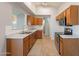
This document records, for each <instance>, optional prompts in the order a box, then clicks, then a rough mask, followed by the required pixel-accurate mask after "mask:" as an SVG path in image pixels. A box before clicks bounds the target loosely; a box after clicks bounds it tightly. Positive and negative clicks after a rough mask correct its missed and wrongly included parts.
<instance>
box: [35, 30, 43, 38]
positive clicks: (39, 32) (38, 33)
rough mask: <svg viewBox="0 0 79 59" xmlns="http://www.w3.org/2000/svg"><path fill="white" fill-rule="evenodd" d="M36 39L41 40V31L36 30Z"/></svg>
mask: <svg viewBox="0 0 79 59" xmlns="http://www.w3.org/2000/svg"><path fill="white" fill-rule="evenodd" d="M36 37H37V39H42V30H38V31H37V34H36Z"/></svg>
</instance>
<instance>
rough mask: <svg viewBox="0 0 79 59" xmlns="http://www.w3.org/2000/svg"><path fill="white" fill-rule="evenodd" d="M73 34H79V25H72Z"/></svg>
mask: <svg viewBox="0 0 79 59" xmlns="http://www.w3.org/2000/svg"><path fill="white" fill-rule="evenodd" d="M73 34H78V35H79V25H75V26H73Z"/></svg>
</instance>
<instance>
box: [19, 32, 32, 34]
mask: <svg viewBox="0 0 79 59" xmlns="http://www.w3.org/2000/svg"><path fill="white" fill-rule="evenodd" d="M30 33H32V32H20V34H30Z"/></svg>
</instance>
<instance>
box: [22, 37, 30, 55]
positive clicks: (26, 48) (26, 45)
mask: <svg viewBox="0 0 79 59" xmlns="http://www.w3.org/2000/svg"><path fill="white" fill-rule="evenodd" d="M29 43H30V41H29V36H28V37H26V38H24V39H23V55H24V56H26V55H27V54H28V52H29V49H30V44H29Z"/></svg>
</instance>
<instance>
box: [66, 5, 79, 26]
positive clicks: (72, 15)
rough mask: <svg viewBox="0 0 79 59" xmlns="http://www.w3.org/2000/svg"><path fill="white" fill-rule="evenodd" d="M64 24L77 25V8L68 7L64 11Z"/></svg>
mask: <svg viewBox="0 0 79 59" xmlns="http://www.w3.org/2000/svg"><path fill="white" fill-rule="evenodd" d="M66 24H67V25H71V24H72V25H78V6H70V7H69V8H68V9H67V10H66Z"/></svg>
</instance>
